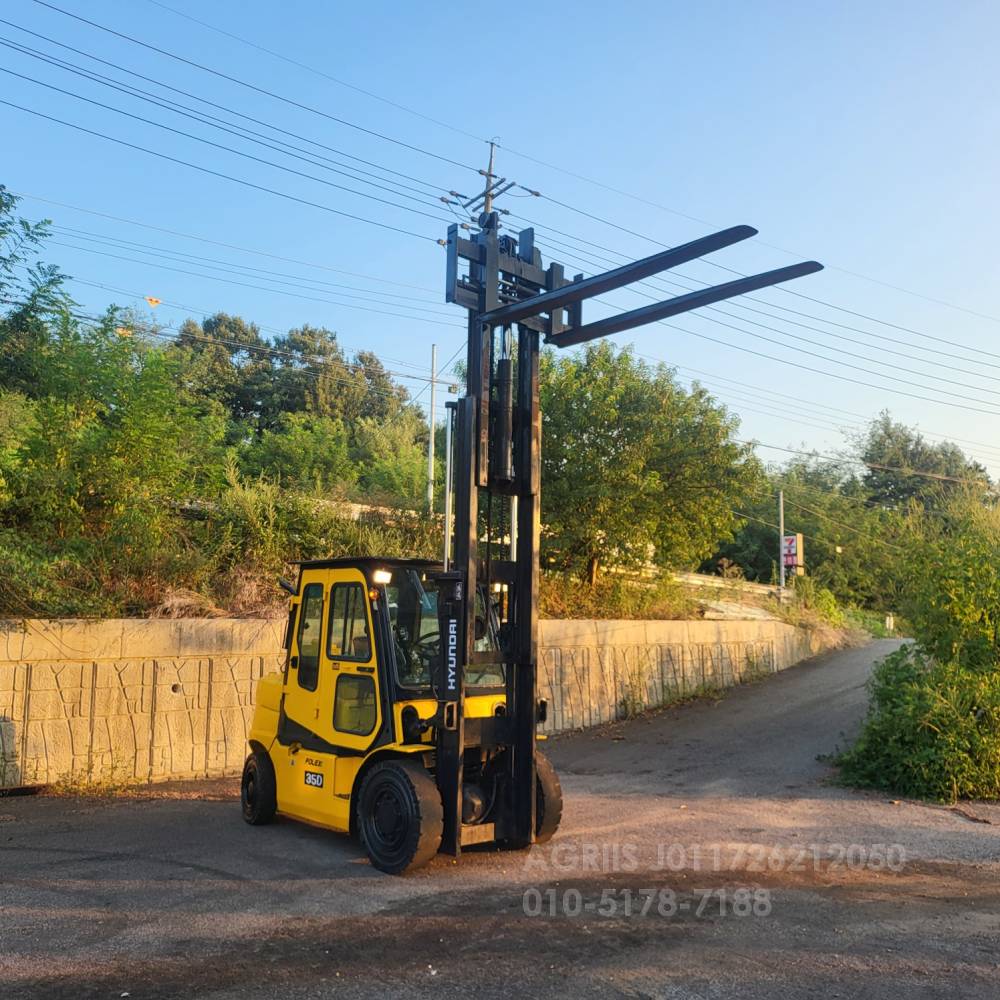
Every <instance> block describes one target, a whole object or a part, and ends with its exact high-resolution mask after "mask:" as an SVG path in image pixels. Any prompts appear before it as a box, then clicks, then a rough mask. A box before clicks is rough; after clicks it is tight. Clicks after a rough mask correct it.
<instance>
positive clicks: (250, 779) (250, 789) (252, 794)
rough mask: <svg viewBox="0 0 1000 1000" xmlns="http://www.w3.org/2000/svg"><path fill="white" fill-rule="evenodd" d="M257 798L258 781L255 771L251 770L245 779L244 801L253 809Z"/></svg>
mask: <svg viewBox="0 0 1000 1000" xmlns="http://www.w3.org/2000/svg"><path fill="white" fill-rule="evenodd" d="M256 800H257V782H256V781H255V780H254V775H253V771H249V772H248V773H247V775H246V777H245V778H244V779H243V801H244V803H246V807H247V808H248V809H253V807H254V804H255V803H256Z"/></svg>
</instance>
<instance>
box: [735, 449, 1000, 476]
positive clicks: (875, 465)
mask: <svg viewBox="0 0 1000 1000" xmlns="http://www.w3.org/2000/svg"><path fill="white" fill-rule="evenodd" d="M739 443H740V444H749V445H753V446H754V447H755V448H770V449H771V450H773V451H785V452H788V453H790V454H792V455H804V456H806V458H814V459H815V458H821V459H823V460H824V461H827V462H830V463H831V464H832V465H861V466H864V467H865V468H867V469H871V470H873V471H875V472H895V473H897V474H899V475H901V476H918V477H920V478H923V479H936V480H939V481H942V482H948V483H959V484H960V485H962V486H976V487H979V488H982V487H984V486H985V485H987V484H985V483H983V481H982V480H981V479H959V478H958V477H956V476H946V475H943V474H941V473H938V472H921V471H919V470H918V469H903V468H899V467H897V466H892V465H882V464H881V463H879V462H866V461H864V460H863V459H860V458H842V457H837V456H835V455H823V454H821V453H819V452H816V451H802V450H801V449H796V448H785V447H782V446H781V445H776V444H764V443H763V442H762V441H740V442H739Z"/></svg>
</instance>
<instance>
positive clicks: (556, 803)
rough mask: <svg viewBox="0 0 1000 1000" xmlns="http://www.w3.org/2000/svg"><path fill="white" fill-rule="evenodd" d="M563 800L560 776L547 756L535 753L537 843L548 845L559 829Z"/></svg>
mask: <svg viewBox="0 0 1000 1000" xmlns="http://www.w3.org/2000/svg"><path fill="white" fill-rule="evenodd" d="M562 809H563V798H562V785H560V784H559V775H558V774H556V769H555V768H554V767H553V766H552V763H551V761H550V760H549V758H548V757H546V756H545V754H543V753H540V752H538V751H537V750H536V751H535V843H536V844H547V843H548V842H549V841H550V840H551V839H552V838H553V837H554V836H555V832H556V830H558V829H559V821H560V820H561V819H562Z"/></svg>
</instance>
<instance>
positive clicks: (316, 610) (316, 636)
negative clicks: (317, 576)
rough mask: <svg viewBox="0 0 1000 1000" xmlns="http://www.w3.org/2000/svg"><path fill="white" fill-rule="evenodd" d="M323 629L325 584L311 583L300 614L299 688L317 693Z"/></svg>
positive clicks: (304, 592) (304, 594) (304, 595)
mask: <svg viewBox="0 0 1000 1000" xmlns="http://www.w3.org/2000/svg"><path fill="white" fill-rule="evenodd" d="M322 628H323V584H321V583H310V584H307V585H306V588H305V590H304V591H303V592H302V610H301V611H300V612H299V632H298V644H299V669H298V679H299V687H302V688H305V689H306V690H307V691H315V690H316V684H317V682H318V680H319V652H320V632H321V631H322Z"/></svg>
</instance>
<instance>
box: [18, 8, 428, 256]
mask: <svg viewBox="0 0 1000 1000" xmlns="http://www.w3.org/2000/svg"><path fill="white" fill-rule="evenodd" d="M35 2H36V3H40V2H41V0H35ZM0 104H3V105H6V106H7V107H9V108H15V109H16V110H18V111H23V112H25V114H29V115H35V116H36V117H38V118H44V119H45V120H46V121H50V122H55V123H56V124H57V125H64V126H66V128H71V129H75V130H76V131H78V132H84V133H86V134H87V135H93V136H97V137H98V138H100V139H106V140H108V141H109V142H114V143H117V144H118V145H119V146H125V147H127V148H128V149H135V150H138V151H139V152H140V153H148V154H149V155H150V156H156V157H159V158H160V159H162V160H168V161H169V162H170V163H177V164H180V166H182V167H190V168H191V169H192V170H198V171H200V172H201V173H203V174H209V175H211V176H212V177H220V178H222V179H223V180H227V181H232V182H233V183H234V184H241V185H243V186H244V187H248V188H252V189H253V190H255V191H263V192H264V193H265V194H273V195H275V196H276V197H278V198H285V199H287V200H288V201H294V202H298V203H299V204H300V205H307V206H308V207H309V208H318V209H321V210H322V211H324V212H330V213H331V214H333V215H339V216H342V217H343V218H345V219H352V220H353V221H355V222H364V223H365V224H366V225H370V226H377V227H378V228H379V229H387V230H389V231H390V232H393V233H401V234H402V235H404V236H413V237H414V238H416V239H418V240H427V241H428V242H431V243H437V242H438V240H437V239H435V238H434V237H433V236H425V235H424V234H423V233H415V232H413V231H412V230H409V229H402V228H401V227H399V226H393V225H390V224H389V223H387V222H377V221H376V220H374V219H366V218H365V217H364V216H362V215H354V214H353V213H351V212H344V211H341V210H340V209H339V208H332V207H331V206H330V205H323V204H320V203H319V202H315V201H310V200H309V199H308V198H300V197H298V195H294V194H288V193H287V192H286V191H278V190H276V189H275V188H270V187H267V186H266V185H263V184H255V183H254V182H253V181H248V180H245V179H244V178H242V177H233V176H232V175H231V174H225V173H222V172H221V171H219V170H211V169H210V168H208V167H203V166H200V165H199V164H197V163H189V162H188V161H187V160H182V159H179V158H178V157H176V156H170V155H169V154H167V153H161V152H159V151H157V150H155V149H148V148H147V147H145V146H139V145H137V144H136V143H134V142H127V141H126V140H125V139H118V138H116V137H115V136H111V135H107V134H105V133H104V132H98V131H96V130H94V129H89V128H85V127H84V126H83V125H77V124H75V123H74V122H67V121H63V119H61V118H56V117H54V116H53V115H47V114H43V113H42V112H41V111H35V110H34V109H32V108H26V107H23V106H22V105H20V104H15V103H14V102H13V101H6V100H3V99H2V98H0Z"/></svg>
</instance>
